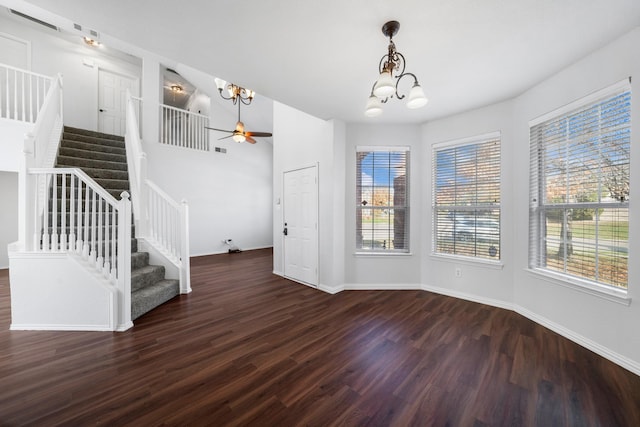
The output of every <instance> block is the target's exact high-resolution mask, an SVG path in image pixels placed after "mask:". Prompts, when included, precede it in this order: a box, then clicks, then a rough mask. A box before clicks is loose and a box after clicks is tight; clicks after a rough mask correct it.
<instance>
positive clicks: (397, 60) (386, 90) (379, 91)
mask: <svg viewBox="0 0 640 427" xmlns="http://www.w3.org/2000/svg"><path fill="white" fill-rule="evenodd" d="M399 29H400V23H399V22H398V21H389V22H387V23H386V24H384V25H383V26H382V34H384V35H385V36H386V37H389V51H388V53H387V54H385V55H384V56H383V57H382V58H381V59H380V64H379V66H378V72H379V73H380V75H379V76H378V80H376V82H375V83H374V84H373V86H372V88H371V95H369V100H368V101H367V106H366V109H365V112H364V113H365V114H366V115H367V116H369V117H375V116H379V115H380V114H382V104H384V103H386V102H387V101H388V100H389V98H393V97H394V96H395V97H396V98H398V99H404V98H405V95H400V94H399V93H398V83H400V80H401V79H402V78H403V77H405V76H411V77H413V87H412V88H411V90H410V91H409V96H408V98H407V108H411V109H414V108H420V107H423V106H425V105H426V104H427V102H428V99H427V97H426V96H425V95H424V91H423V90H422V87H421V86H420V84H419V83H418V78H417V77H416V76H415V74H413V73H408V72H405V65H406V64H405V59H404V56H403V55H402V54H401V53H400V52H398V51H396V45H395V44H394V43H393V36H394V35H395V34H396V33H397V32H398V30H399ZM394 72H395V75H394Z"/></svg>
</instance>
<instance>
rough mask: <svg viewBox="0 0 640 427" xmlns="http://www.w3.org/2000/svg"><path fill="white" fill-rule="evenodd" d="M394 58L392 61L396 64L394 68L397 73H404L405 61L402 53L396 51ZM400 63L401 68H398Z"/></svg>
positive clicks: (400, 74)
mask: <svg viewBox="0 0 640 427" xmlns="http://www.w3.org/2000/svg"><path fill="white" fill-rule="evenodd" d="M394 59H395V61H394V63H395V64H396V70H398V71H399V73H398V75H399V76H402V75H404V70H405V67H406V62H405V59H404V55H403V54H401V53H400V52H396V53H395V58H394ZM401 64H402V69H400V67H399V66H400V65H401Z"/></svg>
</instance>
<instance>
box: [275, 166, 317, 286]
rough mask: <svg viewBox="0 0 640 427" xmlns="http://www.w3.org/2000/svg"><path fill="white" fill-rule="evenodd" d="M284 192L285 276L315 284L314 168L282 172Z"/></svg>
mask: <svg viewBox="0 0 640 427" xmlns="http://www.w3.org/2000/svg"><path fill="white" fill-rule="evenodd" d="M283 195H284V197H283V220H284V223H283V234H284V244H283V253H284V276H285V277H287V278H289V279H291V280H295V281H297V282H302V283H306V284H308V285H312V286H315V287H317V286H318V172H317V168H316V167H315V166H313V167H310V168H304V169H297V170H293V171H288V172H285V173H284V192H283Z"/></svg>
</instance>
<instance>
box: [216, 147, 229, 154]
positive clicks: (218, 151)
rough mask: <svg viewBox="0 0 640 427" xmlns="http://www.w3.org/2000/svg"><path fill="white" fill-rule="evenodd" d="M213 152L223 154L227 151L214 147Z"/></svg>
mask: <svg viewBox="0 0 640 427" xmlns="http://www.w3.org/2000/svg"><path fill="white" fill-rule="evenodd" d="M215 152H216V153H223V154H224V153H226V152H227V149H226V148H220V147H215Z"/></svg>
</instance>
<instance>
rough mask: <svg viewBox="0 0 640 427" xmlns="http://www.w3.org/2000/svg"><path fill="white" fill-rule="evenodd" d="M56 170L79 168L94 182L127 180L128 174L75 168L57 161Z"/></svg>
mask: <svg viewBox="0 0 640 427" xmlns="http://www.w3.org/2000/svg"><path fill="white" fill-rule="evenodd" d="M56 167H58V168H79V169H82V171H83V172H84V173H86V174H87V175H89V176H90V177H91V178H93V179H94V180H96V181H97V180H98V179H119V180H128V179H129V173H128V172H127V171H119V170H108V169H98V168H88V167H84V166H80V167H78V166H76V165H67V164H64V163H61V162H60V161H59V160H58V162H57V164H56Z"/></svg>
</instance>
